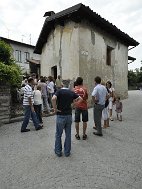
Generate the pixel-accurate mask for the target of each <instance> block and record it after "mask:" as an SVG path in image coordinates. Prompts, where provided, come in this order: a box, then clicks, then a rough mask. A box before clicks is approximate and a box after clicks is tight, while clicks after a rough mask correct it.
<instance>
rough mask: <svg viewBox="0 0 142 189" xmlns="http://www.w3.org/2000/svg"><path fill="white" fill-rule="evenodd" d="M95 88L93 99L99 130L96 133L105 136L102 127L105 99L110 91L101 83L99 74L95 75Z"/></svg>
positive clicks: (95, 119)
mask: <svg viewBox="0 0 142 189" xmlns="http://www.w3.org/2000/svg"><path fill="white" fill-rule="evenodd" d="M94 81H95V88H94V90H93V92H92V100H93V102H94V122H95V125H96V129H97V132H94V133H93V134H94V135H98V136H103V134H102V127H101V118H102V110H103V109H104V107H105V101H106V98H107V97H108V92H107V89H106V87H104V86H103V85H101V78H100V77H99V76H97V77H95V79H94Z"/></svg>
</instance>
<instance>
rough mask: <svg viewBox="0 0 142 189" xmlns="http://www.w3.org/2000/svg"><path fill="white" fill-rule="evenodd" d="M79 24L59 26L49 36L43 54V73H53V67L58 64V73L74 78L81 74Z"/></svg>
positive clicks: (65, 77) (45, 74)
mask: <svg viewBox="0 0 142 189" xmlns="http://www.w3.org/2000/svg"><path fill="white" fill-rule="evenodd" d="M78 30H79V29H78V24H76V23H74V22H69V23H67V24H66V25H65V26H64V27H63V26H57V27H56V28H55V30H54V31H52V32H51V33H50V35H49V36H48V40H47V43H46V44H45V45H44V48H43V50H42V55H41V75H44V76H49V75H51V67H53V66H57V75H61V76H62V78H63V79H72V78H74V77H76V76H78V74H79V64H78V63H79V36H78V35H79V34H78Z"/></svg>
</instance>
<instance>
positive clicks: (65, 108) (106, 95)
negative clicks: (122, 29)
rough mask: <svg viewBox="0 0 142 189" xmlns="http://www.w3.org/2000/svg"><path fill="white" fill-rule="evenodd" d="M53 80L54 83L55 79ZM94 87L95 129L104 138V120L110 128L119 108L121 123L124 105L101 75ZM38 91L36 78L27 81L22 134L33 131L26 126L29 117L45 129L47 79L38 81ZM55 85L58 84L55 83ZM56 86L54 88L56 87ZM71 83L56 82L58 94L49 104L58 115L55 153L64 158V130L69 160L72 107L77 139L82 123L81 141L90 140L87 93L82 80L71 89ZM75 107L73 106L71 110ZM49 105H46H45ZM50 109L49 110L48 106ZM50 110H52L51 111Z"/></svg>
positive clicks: (66, 152)
mask: <svg viewBox="0 0 142 189" xmlns="http://www.w3.org/2000/svg"><path fill="white" fill-rule="evenodd" d="M52 81H53V80H52ZM42 82H43V83H44V84H42V85H41V83H42ZM94 82H95V87H94V89H93V91H92V94H91V96H92V102H93V115H94V124H95V126H94V127H93V128H94V129H96V132H93V134H94V135H98V136H103V133H102V119H103V120H104V124H103V127H104V128H107V127H109V120H111V121H113V117H112V109H113V105H114V104H115V105H116V115H117V119H118V120H119V121H122V102H121V101H120V97H116V96H115V90H114V88H112V84H111V82H110V81H108V82H107V83H106V85H105V84H104V83H103V82H102V81H101V78H100V77H99V76H97V77H95V79H94ZM38 83H39V84H37V86H36V89H35V90H34V91H33V89H32V88H33V86H34V85H35V81H34V78H33V77H30V78H28V84H27V85H26V86H25V88H24V99H23V105H24V108H25V116H24V120H23V123H22V127H21V132H28V131H30V130H29V129H27V125H28V122H29V119H30V117H31V118H32V120H33V123H34V126H35V129H36V130H40V129H42V128H43V122H42V116H41V115H42V102H44V101H46V103H47V99H46V98H45V99H44V98H43V96H42V93H43V92H41V91H42V88H44V87H43V86H45V80H44V81H43V78H41V79H40V81H39V82H38ZM55 83H56V82H55ZM55 83H54V85H55ZM48 86H49V85H48V84H46V90H48ZM69 87H70V80H62V79H61V77H60V76H59V77H58V79H57V86H56V91H54V92H53V91H52V95H51V97H50V100H51V101H50V102H51V105H52V114H56V116H57V118H56V135H55V149H54V150H55V154H56V155H57V156H59V157H60V156H62V140H61V138H62V134H63V130H65V141H64V155H65V156H66V157H68V156H69V155H70V152H71V124H72V108H73V107H74V108H75V115H74V121H75V129H76V134H75V138H76V139H77V140H80V134H79V123H80V121H81V117H82V122H83V135H82V139H83V140H86V139H87V134H86V129H87V122H88V104H87V99H88V91H87V88H86V87H85V86H84V84H83V78H82V77H77V79H76V81H75V83H74V88H73V89H72V90H70V89H69ZM72 104H73V107H72ZM46 105H47V104H46ZM46 107H47V109H48V108H50V107H48V106H46ZM48 110H49V111H50V109H48Z"/></svg>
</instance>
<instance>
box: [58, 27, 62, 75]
mask: <svg viewBox="0 0 142 189" xmlns="http://www.w3.org/2000/svg"><path fill="white" fill-rule="evenodd" d="M62 37H63V27H61V36H60V48H59V71H60V76H61V78H62V64H61V62H62Z"/></svg>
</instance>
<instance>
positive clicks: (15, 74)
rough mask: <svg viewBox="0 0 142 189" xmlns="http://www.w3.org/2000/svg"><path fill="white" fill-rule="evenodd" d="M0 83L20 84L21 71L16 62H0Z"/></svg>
mask: <svg viewBox="0 0 142 189" xmlns="http://www.w3.org/2000/svg"><path fill="white" fill-rule="evenodd" d="M0 83H1V84H10V85H13V86H16V87H18V86H20V84H21V71H20V68H19V67H18V66H17V65H16V64H12V65H5V64H3V63H2V62H0Z"/></svg>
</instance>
